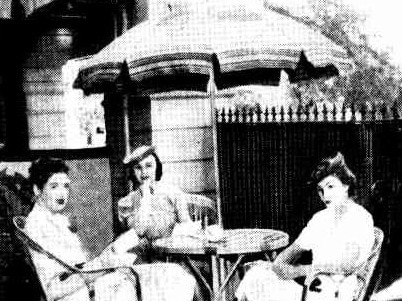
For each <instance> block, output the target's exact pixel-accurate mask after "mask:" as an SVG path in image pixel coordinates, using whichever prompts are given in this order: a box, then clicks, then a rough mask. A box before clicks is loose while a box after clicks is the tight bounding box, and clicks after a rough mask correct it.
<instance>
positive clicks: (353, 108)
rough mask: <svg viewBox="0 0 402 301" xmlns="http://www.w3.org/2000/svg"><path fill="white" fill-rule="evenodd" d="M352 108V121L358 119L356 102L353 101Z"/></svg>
mask: <svg viewBox="0 0 402 301" xmlns="http://www.w3.org/2000/svg"><path fill="white" fill-rule="evenodd" d="M350 109H351V110H352V118H351V120H352V121H356V105H355V103H354V102H352V104H351V106H350Z"/></svg>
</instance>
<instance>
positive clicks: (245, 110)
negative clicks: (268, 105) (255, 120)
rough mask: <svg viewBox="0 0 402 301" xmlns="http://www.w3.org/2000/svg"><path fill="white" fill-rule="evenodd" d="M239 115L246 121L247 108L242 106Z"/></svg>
mask: <svg viewBox="0 0 402 301" xmlns="http://www.w3.org/2000/svg"><path fill="white" fill-rule="evenodd" d="M241 115H242V118H243V122H247V109H246V107H243V110H242V112H241Z"/></svg>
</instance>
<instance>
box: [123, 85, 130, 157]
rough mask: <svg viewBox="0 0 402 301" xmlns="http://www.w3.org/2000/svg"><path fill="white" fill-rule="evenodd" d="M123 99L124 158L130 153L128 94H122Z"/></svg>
mask: <svg viewBox="0 0 402 301" xmlns="http://www.w3.org/2000/svg"><path fill="white" fill-rule="evenodd" d="M122 98H123V118H124V145H125V156H127V155H128V154H129V153H130V128H129V118H128V93H127V92H124V93H123V95H122Z"/></svg>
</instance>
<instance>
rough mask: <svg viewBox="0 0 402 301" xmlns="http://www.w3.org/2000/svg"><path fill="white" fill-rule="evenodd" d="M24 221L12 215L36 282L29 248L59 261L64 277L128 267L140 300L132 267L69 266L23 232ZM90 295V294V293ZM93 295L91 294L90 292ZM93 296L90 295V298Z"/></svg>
mask: <svg viewBox="0 0 402 301" xmlns="http://www.w3.org/2000/svg"><path fill="white" fill-rule="evenodd" d="M25 223H26V217H25V216H14V217H13V224H14V227H15V234H16V236H17V238H18V239H19V240H20V241H21V243H22V245H23V248H24V253H25V255H26V259H27V263H28V264H29V266H30V267H31V268H32V269H33V271H34V272H35V274H36V276H37V279H38V283H40V281H39V278H38V274H37V272H36V269H35V266H34V264H33V261H32V258H31V255H30V252H29V251H30V250H34V251H36V252H39V253H41V254H44V255H46V256H47V257H48V258H49V259H52V260H54V261H56V262H57V263H59V264H60V265H61V266H63V267H64V268H65V269H66V270H67V272H65V273H64V274H63V275H60V277H64V278H67V277H68V276H69V275H72V274H80V275H84V274H102V273H111V272H114V271H116V270H117V269H128V270H129V271H130V272H131V273H132V275H133V276H134V278H135V282H136V290H137V300H138V301H141V289H140V285H139V284H140V282H139V276H138V274H137V272H135V271H134V269H132V268H131V267H125V266H120V267H110V268H102V269H94V270H83V269H81V268H80V267H76V266H71V265H69V264H68V263H66V262H64V261H63V260H61V259H60V258H58V257H56V256H55V255H53V254H52V253H51V252H49V251H47V250H45V249H44V248H42V247H41V246H40V245H39V244H38V243H37V242H35V241H34V240H33V239H32V238H30V237H29V235H28V234H27V233H25V231H24V230H25ZM42 292H43V296H42V300H47V297H46V295H45V292H44V290H43V288H42ZM90 295H91V294H90ZM92 295H93V294H92ZM92 297H93V296H91V298H92Z"/></svg>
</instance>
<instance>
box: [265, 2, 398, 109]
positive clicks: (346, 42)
mask: <svg viewBox="0 0 402 301" xmlns="http://www.w3.org/2000/svg"><path fill="white" fill-rule="evenodd" d="M309 4H310V6H311V9H312V11H313V16H312V17H311V16H300V15H295V14H294V13H291V12H289V10H286V9H284V8H282V7H278V6H274V5H270V4H269V3H267V4H266V6H267V8H268V9H271V10H275V11H276V12H278V13H281V14H283V15H286V16H288V17H291V18H293V19H295V20H297V21H299V22H302V23H304V24H306V25H308V26H311V27H314V28H316V29H318V30H320V31H321V32H322V34H324V35H325V36H327V37H328V38H329V39H331V40H332V41H334V42H335V43H337V44H339V45H341V46H343V47H344V48H345V49H346V50H347V52H348V54H349V56H350V57H351V59H352V60H353V62H354V64H355V70H353V71H352V72H351V73H350V74H347V75H341V76H338V77H337V78H335V79H332V80H331V81H326V80H323V79H319V80H315V81H311V80H310V81H306V82H301V83H297V84H294V85H292V86H291V87H290V89H291V93H290V95H291V96H292V97H293V98H294V99H295V100H296V101H297V102H298V103H300V104H302V105H314V104H315V103H318V102H328V103H339V102H344V103H345V104H346V105H351V104H354V105H355V106H356V107H358V108H359V107H361V106H362V105H367V104H375V105H381V106H383V105H388V106H390V105H393V104H394V103H395V102H396V101H398V100H399V99H400V90H401V89H400V87H401V84H402V80H401V73H400V70H399V69H398V68H397V67H395V66H393V65H392V64H391V63H390V61H389V59H388V54H387V53H378V52H377V51H375V50H373V48H372V47H371V46H370V44H369V38H368V36H367V35H366V34H365V33H364V32H363V31H362V27H363V21H364V16H362V15H360V14H358V13H357V12H355V11H353V10H351V9H350V8H348V7H347V6H345V5H343V4H342V3H341V2H340V1H339V0H327V1H322V0H319V1H318V0H309Z"/></svg>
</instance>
